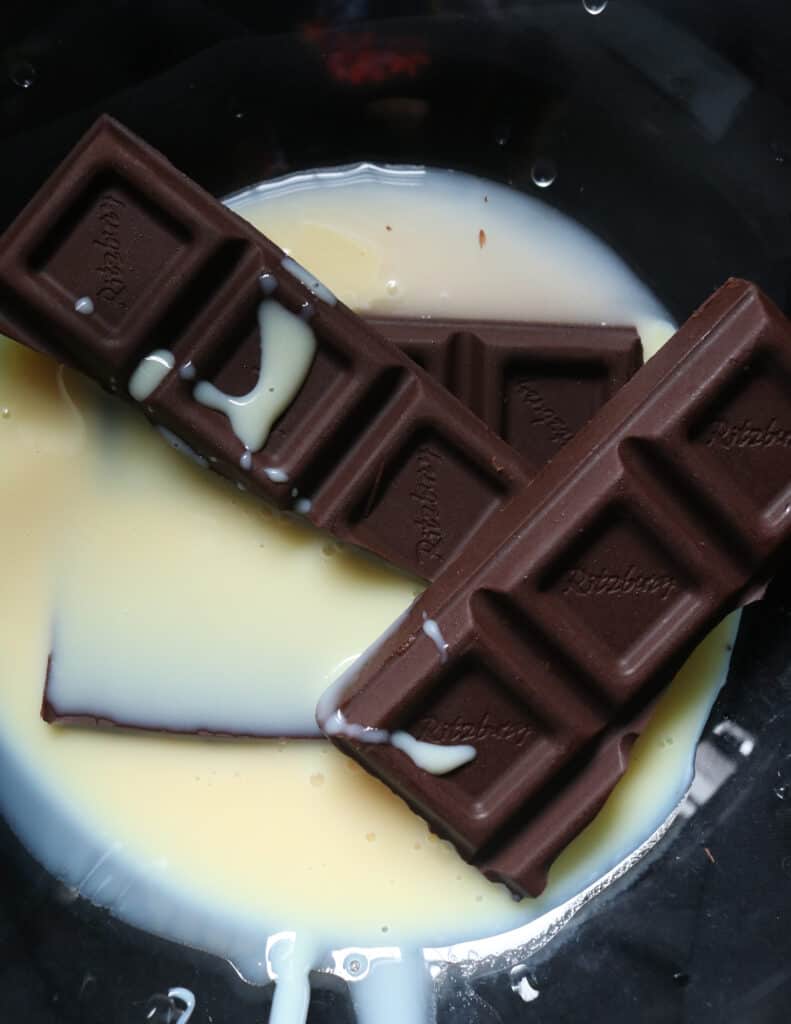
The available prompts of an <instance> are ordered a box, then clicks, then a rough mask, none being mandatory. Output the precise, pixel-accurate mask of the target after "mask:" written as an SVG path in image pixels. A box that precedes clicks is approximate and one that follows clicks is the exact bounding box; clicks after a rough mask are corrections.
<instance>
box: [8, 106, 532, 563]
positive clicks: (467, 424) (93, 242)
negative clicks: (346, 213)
mask: <svg viewBox="0 0 791 1024" xmlns="http://www.w3.org/2000/svg"><path fill="white" fill-rule="evenodd" d="M283 258H284V254H283V253H282V251H281V250H280V249H278V248H277V246H275V245H274V244H273V243H272V242H270V241H269V240H268V239H267V238H265V237H264V236H263V235H261V234H260V233H259V232H258V231H257V230H256V229H255V228H253V227H252V226H251V225H249V224H248V223H246V222H245V221H243V220H242V219H241V218H240V217H238V216H237V215H236V214H234V213H232V212H231V211H229V210H227V209H226V208H225V207H224V206H223V205H222V204H221V203H219V202H218V201H217V200H215V199H214V198H213V197H212V196H210V195H209V194H208V193H206V192H204V191H203V190H202V189H201V188H200V187H199V186H198V185H196V184H195V183H194V182H192V181H190V180H189V179H188V178H186V177H185V176H184V175H182V174H181V173H180V172H179V171H177V170H176V169H175V168H174V167H173V166H172V165H171V164H170V163H169V162H168V161H167V160H166V159H165V158H164V157H163V156H162V155H161V154H159V153H157V152H156V151H155V150H153V149H152V148H151V147H149V146H147V145H146V144H145V143H144V142H142V141H141V140H140V139H138V138H136V137H135V136H134V135H132V134H131V133H130V132H128V131H127V130H126V129H125V128H123V127H122V126H121V125H119V124H118V123H117V122H115V121H113V120H112V119H110V118H107V117H103V118H101V119H100V120H99V121H98V122H97V123H96V124H95V125H94V127H93V128H92V129H91V130H90V131H89V132H88V133H87V135H86V136H85V137H84V138H83V139H82V141H81V142H80V143H79V144H78V145H77V147H76V148H75V149H74V150H73V151H72V153H71V154H70V155H69V156H68V157H67V158H66V160H65V161H64V162H63V164H62V165H61V166H60V167H59V168H58V170H57V171H56V172H55V173H54V174H53V175H52V177H51V178H50V180H49V181H48V182H47V183H46V184H45V186H44V187H43V188H42V189H41V191H40V192H39V193H38V195H37V196H36V197H35V198H34V199H33V201H32V202H31V203H30V204H29V205H28V206H27V207H26V208H25V210H23V211H22V213H21V214H20V215H19V217H18V218H17V219H16V221H15V222H14V223H13V224H12V225H11V227H10V228H9V229H8V230H7V231H6V233H5V234H4V235H3V237H2V239H0V327H2V329H3V331H4V332H5V333H7V334H9V335H10V336H11V337H13V338H16V339H17V340H18V341H21V342H23V343H25V344H27V345H29V346H31V347H32V348H35V349H37V350H39V351H43V352H47V353H49V354H51V355H54V356H56V357H57V358H58V359H61V360H62V361H65V362H68V363H70V364H72V365H73V366H75V367H77V368H78V369H80V370H82V371H84V372H85V373H88V374H89V375H91V376H93V377H95V378H96V380H98V381H99V382H100V383H101V384H102V385H103V386H104V387H106V388H107V389H108V390H111V391H114V392H117V393H118V394H119V395H120V396H124V397H128V383H129V379H130V377H131V375H132V373H133V371H134V370H135V368H136V367H137V366H138V365H139V363H140V361H141V360H142V359H143V358H144V357H146V356H147V355H149V354H150V353H152V352H153V351H155V350H158V349H167V350H169V351H171V352H172V353H173V354H174V356H175V360H176V367H177V368H178V367H180V366H182V365H184V364H185V363H187V362H191V363H192V365H193V367H194V369H195V371H196V380H208V381H212V382H214V383H216V384H217V385H218V386H219V387H221V388H222V389H223V390H225V391H226V392H228V393H230V394H244V393H245V392H246V391H247V390H249V388H250V387H251V385H252V384H253V383H254V381H255V380H256V377H257V372H258V365H259V362H260V352H261V341H260V337H259V327H258V319H257V315H258V308H259V305H260V303H261V301H262V298H263V297H264V295H263V294H262V288H261V283H260V277H261V275H262V274H271V275H273V278H274V280H275V281H276V290H275V292H274V294H273V295H272V296H271V297H272V298H274V299H276V300H277V301H278V302H280V303H282V305H283V306H284V307H285V308H286V309H288V310H289V311H291V312H292V313H297V314H299V315H302V316H304V317H305V318H306V319H308V320H309V322H310V326H311V327H312V329H313V331H314V333H315V335H316V341H317V351H316V356H315V358H314V360H313V363H312V365H311V368H310V370H309V372H308V375H307V377H306V379H305V381H304V384H303V385H302V387H301V389H300V391H299V392H298V394H297V395H296V397H295V399H294V400H293V402H292V403H291V405H290V406H289V407H288V408H287V409H286V411H285V412H284V413H283V414H282V415H281V416H280V418H279V420H278V421H277V422H276V423H275V425H274V429H273V430H272V432H271V434H270V436H269V438H268V440H267V442H266V444H265V445H264V447H263V448H262V449H261V451H259V452H256V453H254V454H253V456H252V460H251V465H250V467H249V468H243V466H242V463H241V462H240V460H241V459H242V456H243V455H244V453H245V448H244V445H243V444H242V442H241V441H240V440H239V439H238V438H237V437H236V435H235V434H234V432H233V430H232V429H231V426H230V423H229V421H228V420H227V418H226V417H225V415H224V414H223V413H221V412H217V411H215V410H213V409H209V408H207V407H205V406H203V405H201V404H199V403H198V402H197V401H195V399H194V398H193V394H192V391H193V388H194V383H195V382H194V381H193V380H184V379H182V377H181V376H180V375H179V373H178V372H176V371H174V372H171V373H170V374H169V375H168V376H167V377H166V378H165V379H164V381H163V382H162V383H161V385H160V386H159V387H158V388H156V390H155V391H154V392H153V393H152V394H151V395H150V397H148V398H147V399H146V400H145V403H144V411H145V412H146V414H147V415H148V416H149V417H150V418H151V419H152V420H154V421H155V422H157V423H158V424H161V425H163V426H165V427H167V428H168V429H169V430H171V431H172V432H173V433H175V434H177V435H178V436H179V437H181V438H182V439H183V440H184V441H185V442H186V443H187V444H189V445H190V446H191V447H192V448H193V449H195V451H197V452H198V453H199V454H200V455H202V456H203V457H205V458H207V459H208V460H209V461H210V462H211V464H212V466H213V468H214V469H215V470H217V471H218V472H221V473H222V474H224V475H225V476H227V477H229V478H231V479H232V480H235V481H236V482H237V483H239V484H240V485H241V486H243V487H245V488H247V489H249V490H250V491H252V492H254V493H257V494H260V495H262V496H264V497H266V498H268V499H270V500H271V501H273V502H275V503H276V504H277V505H279V506H280V507H282V508H290V507H292V505H293V504H294V501H295V499H297V498H298V499H299V501H300V507H301V508H304V507H305V502H306V501H308V502H310V509H309V511H308V512H307V513H306V514H307V517H308V518H309V519H310V520H311V521H312V522H314V523H315V524H316V525H317V526H321V527H324V528H326V529H328V530H330V531H331V532H333V533H335V534H336V535H337V536H338V537H340V538H343V539H345V540H348V541H351V542H352V543H354V544H357V545H360V546H361V547H364V548H367V549H368V550H370V551H372V552H374V553H376V554H377V555H380V556H381V557H383V558H385V559H387V560H388V561H391V562H393V563H395V564H396V565H399V566H401V567H402V568H404V569H407V570H409V571H411V572H413V573H416V574H417V575H419V576H422V577H424V578H427V579H432V578H434V577H435V576H436V575H437V574H438V573H439V572H440V571H441V569H442V567H443V566H445V565H447V564H448V563H449V562H450V561H451V560H452V559H453V557H454V556H455V555H456V554H457V553H458V551H459V550H460V549H461V548H462V547H463V545H464V543H465V541H466V539H467V536H468V534H469V531H470V530H471V529H473V528H474V527H476V526H478V525H480V524H482V523H483V522H485V521H486V520H487V519H489V518H490V517H491V516H493V515H494V514H496V513H497V511H498V510H499V509H500V508H501V506H502V505H503V503H504V502H506V501H507V500H508V499H509V498H510V497H511V496H512V495H513V494H515V493H516V492H517V491H519V490H520V489H521V488H522V487H524V486H525V484H526V483H527V482H528V481H529V479H530V475H531V474H530V470H529V467H527V466H526V465H525V463H524V462H523V460H522V459H520V457H519V456H518V455H517V453H516V452H515V451H514V450H513V449H512V448H511V447H510V446H509V445H507V444H506V443H505V442H504V441H502V440H501V439H500V438H499V437H497V436H496V435H495V434H494V433H492V432H491V431H490V430H488V429H487V428H486V427H485V426H484V425H483V424H482V423H481V421H480V420H479V419H478V418H477V417H476V416H475V415H474V414H473V413H472V412H470V411H469V410H468V409H466V408H465V407H464V406H463V405H462V404H461V403H460V402H459V401H457V400H456V399H455V398H454V397H453V396H452V395H451V394H449V393H448V392H447V391H446V390H445V389H444V388H443V387H442V386H441V385H440V384H439V383H437V382H436V381H435V380H434V379H433V378H432V377H431V376H430V375H429V374H428V373H426V372H425V371H424V370H422V369H421V368H420V367H418V366H417V365H416V364H415V363H414V362H413V361H412V360H411V359H409V358H408V357H407V356H406V355H404V354H403V353H401V352H400V351H399V350H398V349H397V348H396V347H395V346H394V345H392V344H391V343H389V342H388V341H386V340H385V339H384V338H383V337H382V336H381V335H380V334H379V333H378V332H376V331H375V330H374V329H373V328H371V327H370V326H368V325H367V324H365V323H364V322H363V321H362V320H361V319H360V318H359V317H357V316H355V314H354V313H352V312H351V310H349V309H348V308H347V307H345V306H344V305H343V304H342V303H337V304H333V303H330V302H328V301H324V299H323V298H322V297H321V295H320V294H319V293H314V292H316V290H315V289H314V291H311V290H309V288H308V287H306V286H305V285H304V284H303V283H302V282H301V281H300V280H298V279H297V277H295V276H294V275H293V274H292V273H290V272H288V271H287V270H286V269H285V268H284V267H283V265H282V261H283ZM83 297H85V298H88V299H90V300H91V303H92V304H93V312H92V313H90V314H89V315H84V314H82V313H80V312H79V311H78V310H77V309H76V308H75V303H76V302H77V300H79V299H80V298H83ZM267 469H270V470H271V469H277V470H281V471H282V472H283V473H284V474H286V475H287V477H288V479H287V480H284V481H282V482H276V481H274V480H272V479H271V478H270V477H268V476H267V475H266V472H265V471H266V470H267Z"/></svg>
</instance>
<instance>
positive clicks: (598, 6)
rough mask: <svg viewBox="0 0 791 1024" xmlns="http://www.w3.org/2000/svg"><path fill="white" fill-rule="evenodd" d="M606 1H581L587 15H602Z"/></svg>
mask: <svg viewBox="0 0 791 1024" xmlns="http://www.w3.org/2000/svg"><path fill="white" fill-rule="evenodd" d="M607 3H608V0H582V6H583V7H584V8H585V10H586V11H587V12H588V14H602V13H603V11H604V10H605V9H606V7H607Z"/></svg>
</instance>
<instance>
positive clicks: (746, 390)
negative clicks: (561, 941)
mask: <svg viewBox="0 0 791 1024" xmlns="http://www.w3.org/2000/svg"><path fill="white" fill-rule="evenodd" d="M790 556H791V323H790V322H789V321H788V320H787V319H786V318H785V317H784V316H783V315H782V314H781V313H780V311H779V310H777V309H776V308H775V307H774V306H773V305H772V303H771V302H770V301H769V300H768V299H767V298H766V296H764V295H763V294H762V293H761V292H760V291H759V290H758V288H756V287H755V286H754V285H751V284H748V283H747V282H744V281H729V282H728V283H727V284H726V285H724V286H723V287H722V288H721V289H720V290H719V291H718V292H716V293H715V294H714V295H713V296H712V297H711V298H710V299H709V301H708V302H707V303H706V304H705V305H704V306H702V307H701V308H700V309H699V310H698V311H697V312H696V313H695V314H694V315H693V316H692V317H691V319H690V320H689V321H688V322H687V323H686V324H685V325H684V326H683V327H682V328H681V330H680V331H678V333H677V334H675V335H674V337H673V338H671V339H670V341H669V342H668V343H667V344H666V345H665V346H664V348H663V349H661V350H660V352H659V353H658V354H657V355H656V356H654V358H653V359H651V360H650V361H649V362H648V363H647V364H646V365H645V367H643V368H642V369H641V370H638V372H637V373H636V374H635V375H634V377H633V378H632V379H631V381H629V383H627V384H626V385H625V386H624V387H623V388H621V390H620V391H619V392H618V393H617V394H616V395H615V396H614V397H613V398H612V399H611V400H610V401H609V402H608V403H607V405H605V406H604V407H603V408H602V409H601V410H600V411H599V412H598V413H597V414H596V416H594V418H593V419H592V420H591V422H590V423H589V424H588V425H587V426H586V427H583V429H582V430H581V431H580V432H579V433H578V434H577V435H576V436H575V437H574V438H573V439H572V440H570V441H569V442H568V443H567V444H566V445H565V446H564V447H563V448H562V449H561V451H560V452H559V454H558V455H557V456H556V457H555V458H554V459H553V460H552V461H551V462H550V463H549V464H548V466H547V467H546V468H545V469H544V470H543V471H542V472H541V474H540V475H539V476H538V478H537V479H536V481H535V482H534V483H533V484H532V485H531V487H529V488H528V489H526V490H525V492H524V493H523V494H521V495H519V496H518V497H517V498H516V499H515V500H513V501H512V502H511V503H510V504H509V505H508V506H506V507H505V508H504V509H503V510H502V512H501V513H500V514H499V515H498V516H497V517H496V518H495V519H492V520H490V521H489V522H487V523H485V524H484V525H483V526H481V528H480V529H479V530H478V531H477V533H475V534H474V535H473V536H472V537H471V538H470V541H469V543H468V545H467V548H466V549H465V551H464V554H463V555H462V556H461V557H460V558H459V559H458V560H457V561H456V563H455V564H454V565H453V567H452V568H451V570H449V571H447V572H445V573H443V574H441V575H440V576H439V577H438V578H437V580H436V581H435V582H434V583H433V584H432V586H430V587H429V588H428V590H426V591H425V593H424V594H423V595H422V596H421V597H420V598H419V599H418V601H417V602H416V603H415V605H414V606H413V607H412V609H411V610H410V612H409V614H408V615H407V616H406V617H405V619H404V620H403V622H401V623H400V624H399V625H398V626H397V627H396V628H395V629H394V630H393V631H392V633H391V634H390V635H388V636H387V637H385V638H383V640H382V641H381V643H380V644H379V645H378V646H377V647H376V648H374V649H373V650H372V651H371V652H370V653H369V655H368V656H367V657H365V658H363V659H362V660H361V661H360V662H359V663H357V664H355V665H354V666H353V667H352V669H351V670H350V672H349V673H348V674H347V676H346V677H345V678H344V679H343V680H342V681H341V682H340V683H339V684H336V686H335V687H333V688H332V689H331V690H330V691H328V692H327V694H325V696H324V697H323V699H322V701H321V703H320V705H319V708H318V714H317V719H318V721H319V724H320V725H322V726H323V728H324V730H325V732H326V733H327V735H328V736H330V738H331V739H332V740H333V741H334V742H335V743H336V744H337V745H338V746H339V747H340V748H341V749H342V750H343V751H345V752H346V753H347V754H349V755H350V756H351V757H354V758H355V759H356V760H358V761H359V762H360V763H361V764H362V765H364V767H366V768H367V769H368V770H369V771H371V772H372V773H374V774H376V775H378V776H379V777H380V778H381V779H382V780H383V781H384V782H385V783H387V785H389V786H390V787H391V788H392V789H393V790H395V791H396V792H397V793H398V794H399V795H401V796H402V797H403V798H404V799H405V800H406V801H407V802H408V803H409V804H410V806H412V807H413V808H414V809H415V810H416V811H417V812H418V813H420V814H422V815H423V816H424V817H425V818H426V819H427V820H428V822H429V823H430V825H431V826H432V828H434V829H435V830H436V831H437V832H438V833H439V834H441V835H443V836H446V837H447V838H449V839H450V840H451V841H452V842H453V843H455V845H456V846H457V848H458V849H459V851H460V852H461V854H462V855H463V856H464V857H466V858H467V859H468V860H470V861H471V862H472V863H473V864H475V865H476V866H477V867H478V868H480V870H481V871H482V872H484V874H486V875H487V876H488V877H489V878H492V879H494V880H497V881H502V882H504V883H505V884H506V885H508V886H509V887H510V888H511V889H512V890H513V891H514V892H515V893H517V894H520V895H521V894H530V895H537V894H538V893H539V892H540V891H541V889H542V888H543V886H544V884H545V880H546V872H547V870H548V868H549V865H550V864H551V862H552V860H553V859H554V858H555V857H556V856H557V854H558V853H559V852H560V850H561V849H562V848H563V847H564V846H565V845H566V844H567V843H568V842H569V841H570V840H571V839H573V838H574V836H575V835H577V834H578V833H579V832H580V831H581V830H582V829H583V828H584V827H585V825H586V824H587V823H588V822H589V821H590V820H591V819H592V817H593V816H594V815H595V814H596V812H597V811H598V810H599V808H600V807H601V805H602V803H603V802H604V801H605V799H606V798H607V795H608V794H609V792H610V791H611V790H612V788H613V786H614V785H615V783H616V782H617V780H618V778H619V777H620V776H621V774H622V773H623V771H624V770H625V767H626V764H627V760H628V754H629V750H630V748H631V745H632V743H633V741H634V739H635V738H636V737H637V736H638V735H639V733H640V732H641V730H642V729H643V727H644V725H645V723H646V721H647V720H648V718H649V716H650V713H651V708H652V706H653V703H654V701H655V700H656V698H657V696H658V694H659V693H660V692H661V690H662V688H663V687H664V686H665V685H666V684H667V683H668V682H670V680H671V679H672V677H673V675H674V673H675V672H676V670H677V669H678V668H679V667H680V666H681V664H682V663H683V661H684V660H685V658H686V657H687V656H688V655H689V654H690V652H691V651H692V650H693V648H694V646H695V645H696V644H697V643H698V642H699V641H700V640H701V639H702V638H703V637H704V636H705V634H706V633H707V631H708V630H709V629H711V627H712V626H714V625H715V624H716V623H717V622H718V621H719V620H720V619H721V618H722V617H723V616H724V615H725V614H726V613H727V612H729V611H731V610H732V609H734V608H737V607H739V606H740V605H742V604H743V603H745V602H746V601H748V600H750V599H752V598H753V597H754V596H755V595H756V593H760V591H761V589H762V588H763V587H764V586H765V584H766V582H767V581H768V580H769V579H770V578H771V576H772V574H773V573H774V572H775V570H776V569H777V568H778V566H780V565H781V564H782V563H783V561H784V560H787V559H788V558H789V557H790ZM517 738H518V739H517ZM520 744H521V745H520Z"/></svg>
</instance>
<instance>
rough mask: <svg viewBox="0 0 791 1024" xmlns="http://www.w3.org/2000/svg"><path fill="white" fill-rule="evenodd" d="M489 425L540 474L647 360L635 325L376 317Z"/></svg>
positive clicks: (388, 333)
mask: <svg viewBox="0 0 791 1024" xmlns="http://www.w3.org/2000/svg"><path fill="white" fill-rule="evenodd" d="M368 322H369V323H370V324H371V326H372V327H375V328H376V329H377V330H378V331H379V332H380V333H381V334H383V335H384V336H385V337H386V338H387V339H388V340H390V341H392V342H393V343H394V344H396V345H398V347H399V348H400V349H401V350H402V351H403V352H406V354H407V355H408V356H411V358H412V359H414V360H415V362H417V363H419V364H420V365H421V366H422V367H423V368H424V369H425V370H427V371H428V372H429V373H430V374H431V375H432V376H433V377H435V378H436V379H437V380H438V381H440V383H442V384H444V385H445V387H446V388H447V389H448V390H449V391H450V392H452V394H454V395H455V396H456V397H457V398H458V399H459V400H460V401H461V402H463V403H464V404H465V405H466V406H467V407H468V408H469V409H472V411H473V412H474V413H475V414H476V416H478V417H480V419H482V420H483V421H484V423H486V425H487V426H488V427H489V428H490V429H491V430H493V431H494V432H495V433H496V434H499V435H500V437H502V438H503V440H505V441H507V442H508V443H509V444H510V445H511V446H512V447H513V448H515V449H516V450H517V451H518V452H519V453H520V455H521V456H522V458H523V459H524V460H525V463H526V464H527V466H528V468H529V469H530V471H531V472H532V473H533V474H536V473H538V471H539V470H540V469H541V468H542V466H543V465H544V464H545V463H547V462H548V461H549V460H550V459H551V458H552V457H553V456H554V455H556V454H557V452H558V451H559V450H560V448H561V447H562V446H563V445H564V444H565V443H566V442H567V441H569V440H571V438H572V437H573V436H574V434H576V432H577V431H578V430H579V429H580V427H583V426H584V425H585V424H586V423H587V422H588V420H589V419H590V418H591V417H592V416H593V415H594V413H595V412H596V411H597V409H599V408H600V407H601V406H602V405H604V403H605V402H606V401H607V400H608V399H609V398H611V397H612V395H614V394H615V392H616V391H617V390H618V389H619V388H620V387H621V386H622V385H623V384H625V383H626V381H627V380H629V378H630V377H631V376H632V374H633V373H634V372H635V370H637V369H638V368H639V367H640V366H641V365H642V362H643V355H642V346H641V344H640V338H639V336H638V334H637V332H636V331H635V329H634V328H632V327H610V326H594V325H588V324H585V325H578V324H541V323H535V324H528V323H519V322H509V321H491V320H489V321H487V320H480V321H476V320H441V319H436V318H434V317H431V318H426V319H399V320H395V319H369V321H368Z"/></svg>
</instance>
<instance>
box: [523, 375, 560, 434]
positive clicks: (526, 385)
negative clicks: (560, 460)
mask: <svg viewBox="0 0 791 1024" xmlns="http://www.w3.org/2000/svg"><path fill="white" fill-rule="evenodd" d="M516 390H517V391H518V392H519V396H520V398H521V399H522V401H523V402H524V403H525V405H528V406H529V407H530V411H531V412H532V414H533V416H532V419H531V420H530V422H531V423H540V424H542V425H543V426H545V427H546V428H547V431H548V432H549V436H550V437H551V438H552V440H553V441H554V442H555V443H556V444H565V443H566V441H570V440H571V437H572V433H571V430H570V429H569V425H568V423H566V421H565V420H564V419H563V417H562V416H561V415H560V413H558V412H556V411H555V410H554V409H553V408H552V407H551V406H550V405H549V404H548V403H547V400H546V399H545V398H544V396H543V395H542V394H541V393H540V392H539V391H537V390H536V388H535V387H534V386H533V384H532V383H531V382H530V381H529V380H522V381H520V382H519V384H518V386H517V389H516Z"/></svg>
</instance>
